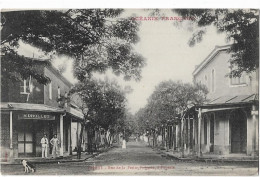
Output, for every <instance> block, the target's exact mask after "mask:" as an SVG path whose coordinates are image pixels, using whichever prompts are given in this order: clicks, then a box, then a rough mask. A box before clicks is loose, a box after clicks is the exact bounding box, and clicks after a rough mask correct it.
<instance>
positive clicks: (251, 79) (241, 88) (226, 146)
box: [193, 46, 259, 157]
mask: <svg viewBox="0 0 260 177" xmlns="http://www.w3.org/2000/svg"><path fill="white" fill-rule="evenodd" d="M229 48H230V46H216V47H215V49H214V50H213V51H212V52H211V53H210V54H209V55H208V56H207V57H206V59H205V60H204V61H203V62H202V63H201V64H200V65H198V66H197V67H196V69H195V70H194V72H193V77H194V81H195V82H197V83H201V84H204V85H205V86H206V87H207V88H208V91H209V93H208V95H207V102H206V103H205V104H204V105H201V106H198V107H197V108H198V116H197V117H195V120H194V129H195V130H194V134H195V139H194V144H195V148H196V152H198V155H199V156H200V155H203V154H204V155H206V154H217V155H232V154H238V155H241V156H244V155H247V156H253V157H255V156H256V154H258V150H259V149H258V146H259V142H258V137H259V132H258V121H259V117H258V103H259V102H258V81H259V78H258V69H257V70H256V71H255V72H251V73H249V74H246V73H242V75H241V77H231V78H230V77H228V76H227V74H228V73H229V72H230V71H231V69H232V68H231V67H230V62H229V60H230V58H231V54H230V53H228V49H229Z"/></svg>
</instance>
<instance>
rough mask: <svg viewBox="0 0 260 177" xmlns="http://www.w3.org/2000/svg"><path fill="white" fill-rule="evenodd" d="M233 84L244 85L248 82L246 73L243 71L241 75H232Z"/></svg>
mask: <svg viewBox="0 0 260 177" xmlns="http://www.w3.org/2000/svg"><path fill="white" fill-rule="evenodd" d="M230 82H231V85H242V84H246V79H245V73H242V74H241V76H240V77H231V78H230Z"/></svg>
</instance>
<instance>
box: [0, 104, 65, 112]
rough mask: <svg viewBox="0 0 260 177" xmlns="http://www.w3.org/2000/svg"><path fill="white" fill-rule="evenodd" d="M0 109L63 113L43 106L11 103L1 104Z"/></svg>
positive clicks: (58, 109) (57, 109) (61, 110)
mask: <svg viewBox="0 0 260 177" xmlns="http://www.w3.org/2000/svg"><path fill="white" fill-rule="evenodd" d="M0 109H1V110H2V111H3V110H14V111H35V112H53V113H64V112H65V111H64V110H63V109H60V108H55V107H51V106H48V105H45V104H31V103H11V102H1V103H0Z"/></svg>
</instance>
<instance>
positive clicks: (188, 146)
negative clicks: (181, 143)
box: [187, 116, 190, 154]
mask: <svg viewBox="0 0 260 177" xmlns="http://www.w3.org/2000/svg"><path fill="white" fill-rule="evenodd" d="M187 148H188V154H189V153H190V116H188V142H187Z"/></svg>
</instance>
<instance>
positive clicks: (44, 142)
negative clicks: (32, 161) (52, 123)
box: [41, 134, 60, 158]
mask: <svg viewBox="0 0 260 177" xmlns="http://www.w3.org/2000/svg"><path fill="white" fill-rule="evenodd" d="M50 144H51V145H52V157H53V158H56V157H57V154H58V147H59V144H60V141H59V139H58V138H57V135H54V136H53V138H52V139H51V140H50ZM41 145H42V158H47V157H48V145H49V141H48V138H47V135H46V134H44V135H43V137H42V139H41Z"/></svg>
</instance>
